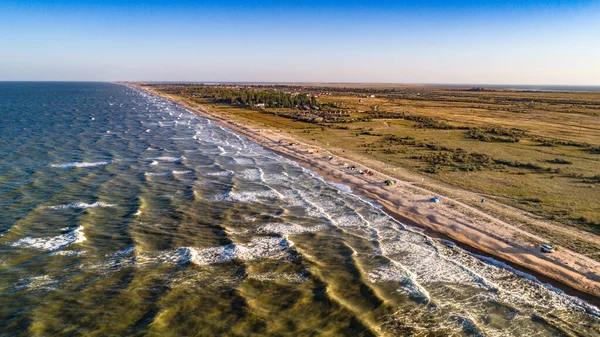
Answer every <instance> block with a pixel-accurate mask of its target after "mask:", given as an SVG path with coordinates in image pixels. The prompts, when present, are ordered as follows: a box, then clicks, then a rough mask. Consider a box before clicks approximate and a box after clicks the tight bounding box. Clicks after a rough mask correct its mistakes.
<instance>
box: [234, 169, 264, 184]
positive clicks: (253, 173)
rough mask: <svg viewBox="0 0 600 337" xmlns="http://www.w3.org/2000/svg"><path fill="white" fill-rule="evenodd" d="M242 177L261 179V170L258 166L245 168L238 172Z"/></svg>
mask: <svg viewBox="0 0 600 337" xmlns="http://www.w3.org/2000/svg"><path fill="white" fill-rule="evenodd" d="M239 176H240V177H241V178H242V179H246V180H252V181H257V180H261V179H262V171H261V170H260V169H258V168H252V169H246V170H243V171H241V172H239Z"/></svg>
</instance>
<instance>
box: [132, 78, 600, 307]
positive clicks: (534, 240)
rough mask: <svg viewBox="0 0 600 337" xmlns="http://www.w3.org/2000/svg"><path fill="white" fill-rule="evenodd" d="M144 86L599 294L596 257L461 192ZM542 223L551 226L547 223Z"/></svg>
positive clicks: (438, 225) (445, 230) (364, 191)
mask: <svg viewBox="0 0 600 337" xmlns="http://www.w3.org/2000/svg"><path fill="white" fill-rule="evenodd" d="M136 87H137V86H136ZM138 88H139V87H138ZM143 90H146V91H149V92H151V93H153V94H156V95H158V96H161V97H163V98H166V99H169V100H171V101H173V102H175V103H177V104H180V105H183V106H185V107H186V108H188V109H190V110H192V111H194V112H195V113H197V114H199V115H201V116H204V117H207V118H210V119H211V120H213V121H215V122H216V123H218V124H219V125H222V126H226V127H228V128H230V129H232V130H234V131H235V132H239V133H240V134H243V135H245V136H246V137H248V138H249V139H251V140H253V141H255V142H257V143H259V144H261V145H263V146H265V147H267V148H270V149H273V150H275V151H276V152H279V153H282V154H285V155H287V156H289V157H292V158H295V159H297V160H299V161H301V162H304V163H305V164H307V165H308V166H310V167H311V168H313V169H315V170H317V171H318V172H319V173H321V174H323V175H325V176H326V177H327V178H332V179H335V180H336V181H338V182H341V183H344V184H347V185H349V186H350V187H352V188H353V190H354V191H355V192H357V193H359V194H361V195H364V196H366V197H369V198H372V199H374V200H376V201H377V202H379V203H381V204H382V205H384V206H385V207H386V208H387V209H388V210H390V211H392V212H396V213H397V214H398V215H399V216H400V217H402V218H407V219H409V220H412V222H415V223H417V224H419V225H421V226H423V227H425V228H427V229H429V230H431V231H434V232H437V233H441V234H443V235H445V236H448V237H450V238H452V239H453V240H455V241H457V242H461V243H463V244H466V245H468V246H471V247H473V248H476V249H478V250H481V251H484V252H486V253H488V254H490V255H493V256H496V257H499V258H501V259H504V260H507V261H510V262H513V263H515V264H517V265H520V266H523V267H524V268H526V269H529V270H532V271H535V272H537V273H539V274H542V275H544V276H547V277H549V278H551V279H554V280H556V281H558V282H560V283H563V284H565V285H567V286H569V287H571V288H574V289H577V290H579V291H582V292H584V293H587V294H590V295H593V296H594V297H596V300H597V299H598V297H600V263H599V262H596V261H594V260H592V259H590V258H589V257H587V256H584V255H581V254H578V253H575V252H573V251H570V250H568V249H564V248H563V249H561V250H560V251H558V252H555V253H553V254H543V253H541V252H540V251H539V245H540V244H541V243H543V242H546V241H547V240H545V239H544V238H542V237H539V236H537V235H535V234H532V233H529V232H527V231H524V230H522V229H520V228H518V226H515V225H513V224H509V223H507V222H505V221H502V220H500V219H498V218H495V217H492V216H491V215H489V214H487V213H485V212H483V211H481V210H479V209H477V208H474V207H472V206H470V205H468V204H466V203H463V202H461V201H459V200H457V199H459V198H456V197H453V198H449V197H444V196H440V197H441V202H440V203H432V202H430V201H429V200H430V199H431V198H432V197H433V196H436V195H438V194H437V193H435V192H432V191H430V190H427V189H425V188H423V187H419V186H416V185H415V184H414V183H413V182H411V181H403V180H399V179H398V178H397V177H398V175H397V174H394V177H391V176H390V175H387V174H385V173H382V171H389V170H390V168H389V167H387V166H385V164H383V163H372V164H373V165H371V163H369V168H370V169H371V170H373V171H374V172H375V174H374V175H373V176H366V175H361V174H359V173H358V172H356V171H350V170H347V169H345V168H344V166H343V164H344V163H347V164H349V165H355V166H356V167H357V168H358V169H360V170H362V169H365V168H366V166H365V165H363V164H360V163H359V162H358V161H355V160H352V159H350V158H343V157H340V156H339V155H338V154H335V153H330V152H329V151H327V150H325V149H322V148H319V147H317V146H314V145H311V144H306V143H304V142H302V141H299V140H298V139H295V138H293V137H291V136H290V135H289V134H285V133H283V132H281V131H280V130H271V129H257V128H251V127H250V126H248V125H238V124H236V123H234V122H232V121H230V120H226V119H224V118H223V117H221V116H218V115H214V114H210V113H208V112H206V110H205V109H204V108H203V107H202V106H198V105H195V106H192V105H190V104H188V103H187V102H185V101H182V100H181V99H178V98H177V97H172V96H170V95H165V94H162V93H160V94H159V93H157V92H155V91H152V90H149V89H147V88H143ZM280 140H284V142H285V144H289V143H290V142H294V143H296V144H297V145H295V146H289V145H280V144H279V141H280ZM309 149H311V150H318V152H316V153H314V154H312V153H309V151H308V150H309ZM329 155H333V156H334V159H333V160H328V158H327V157H328V156H329ZM363 162H364V160H363ZM395 169H398V170H402V169H401V168H394V171H395ZM386 179H390V180H397V181H398V183H397V184H396V185H395V186H386V185H385V184H384V183H383V182H384V180H386ZM469 193H470V192H469ZM462 196H463V195H461V197H462ZM464 197H465V198H466V197H470V198H473V196H470V195H467V194H465V195H464ZM475 197H477V196H475ZM518 211H520V210H515V212H517V213H518ZM516 215H517V216H518V215H519V214H516ZM538 221H540V222H543V221H541V220H538ZM544 225H548V226H555V225H552V224H547V223H546V224H544ZM555 227H556V226H555ZM560 230H562V231H569V232H571V230H570V229H564V228H560ZM577 234H578V235H581V237H583V238H586V239H589V238H590V237H591V235H589V234H588V235H587V236H585V235H584V234H583V233H577ZM594 302H597V301H594Z"/></svg>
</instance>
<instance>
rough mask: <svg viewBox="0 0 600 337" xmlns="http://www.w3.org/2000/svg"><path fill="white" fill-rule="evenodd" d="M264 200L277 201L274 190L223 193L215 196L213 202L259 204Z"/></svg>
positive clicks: (277, 196) (276, 194)
mask: <svg viewBox="0 0 600 337" xmlns="http://www.w3.org/2000/svg"><path fill="white" fill-rule="evenodd" d="M264 199H270V200H274V199H279V195H278V193H277V192H276V191H274V190H263V191H256V192H251V191H234V192H229V193H225V194H223V195H220V196H217V197H216V198H215V200H217V201H222V200H225V201H233V202H247V203H260V202H262V201H263V200H264Z"/></svg>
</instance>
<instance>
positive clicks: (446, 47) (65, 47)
mask: <svg viewBox="0 0 600 337" xmlns="http://www.w3.org/2000/svg"><path fill="white" fill-rule="evenodd" d="M13 80H26V81H34V80H57V81H63V80H69V81H70V80H73V81H201V82H210V81H220V82H227V81H238V82H354V83H356V82H376V83H454V84H548V85H600V0H595V1H578V0H572V1H553V0H545V1H539V0H533V1H515V0H505V1H487V0H481V1H455V0H448V1H433V0H432V1H425V2H420V1H379V0H367V1H355V0H340V1H326V0H324V1H313V0H305V1H294V2H287V1H283V0H281V1H272V0H265V1H255V0H246V1H233V0H222V1H201V0H197V1H187V0H178V1H174V0H169V1H167V0H150V1H140V0H138V1H133V0H126V1H116V0H103V1H101V0H88V1H81V0H79V1H76V0H37V1H36V0H33V1H30V0H18V1H15V0H0V81H13Z"/></svg>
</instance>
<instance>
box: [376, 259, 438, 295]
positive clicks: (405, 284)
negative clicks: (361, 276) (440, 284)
mask: <svg viewBox="0 0 600 337" xmlns="http://www.w3.org/2000/svg"><path fill="white" fill-rule="evenodd" d="M368 276H369V280H370V281H371V282H372V283H376V282H386V281H388V282H398V283H400V288H401V289H404V290H406V291H408V292H409V294H410V295H412V296H417V297H419V298H422V299H424V300H426V301H427V302H429V300H430V295H429V292H428V291H427V289H425V288H424V287H423V286H422V285H421V284H419V282H417V281H416V276H415V275H414V274H413V273H412V272H411V271H410V270H408V269H406V268H405V267H404V266H402V265H401V264H399V263H393V264H392V265H389V266H385V267H381V268H377V269H374V270H371V271H370V272H369V273H368Z"/></svg>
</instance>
